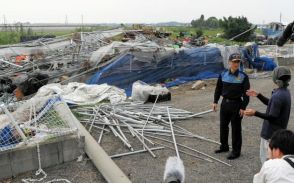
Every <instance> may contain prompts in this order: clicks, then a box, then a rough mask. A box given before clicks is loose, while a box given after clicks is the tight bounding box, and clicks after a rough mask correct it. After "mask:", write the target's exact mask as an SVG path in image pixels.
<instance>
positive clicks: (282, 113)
mask: <svg viewBox="0 0 294 183" xmlns="http://www.w3.org/2000/svg"><path fill="white" fill-rule="evenodd" d="M290 80H291V71H290V69H288V68H287V67H282V66H281V67H276V68H275V69H274V71H273V82H274V83H275V84H276V85H277V86H278V88H276V89H274V90H273V91H272V96H271V98H270V99H268V98H266V97H264V96H263V95H262V94H260V93H258V92H256V91H254V90H251V89H250V90H248V91H247V92H246V94H247V95H248V96H250V97H257V98H258V99H259V100H260V101H261V102H262V103H264V104H265V105H267V109H266V113H261V112H259V111H256V110H254V109H247V110H245V112H244V114H245V115H246V116H257V117H259V118H262V119H264V122H263V125H262V130H261V143H260V160H261V163H264V162H265V161H266V160H267V149H268V144H269V142H268V141H269V139H270V138H271V137H272V135H273V133H274V132H275V131H277V130H280V129H286V128H287V126H288V121H289V116H290V111H291V94H290V91H289V90H288V89H287V87H288V85H289V81H290Z"/></svg>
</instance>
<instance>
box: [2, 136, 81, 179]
mask: <svg viewBox="0 0 294 183" xmlns="http://www.w3.org/2000/svg"><path fill="white" fill-rule="evenodd" d="M83 150H84V137H81V138H78V137H77V136H75V135H73V136H68V137H60V138H55V139H51V140H49V141H48V142H46V143H42V144H40V156H41V165H42V168H46V167H50V166H54V165H58V164H62V163H64V162H68V161H73V160H75V159H77V158H78V156H80V155H81V154H83ZM38 168H39V163H38V154H37V147H36V145H33V146H24V147H21V148H18V149H13V150H7V151H3V152H0V182H1V179H4V178H10V177H12V176H17V175H18V174H21V173H25V172H28V171H32V170H37V169H38Z"/></svg>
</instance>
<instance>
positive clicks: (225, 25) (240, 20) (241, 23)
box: [191, 15, 254, 41]
mask: <svg viewBox="0 0 294 183" xmlns="http://www.w3.org/2000/svg"><path fill="white" fill-rule="evenodd" d="M191 25H192V27H195V28H197V29H200V30H201V29H223V32H224V34H223V37H224V38H226V39H230V38H232V37H234V36H236V35H239V34H240V33H243V32H245V31H246V30H249V29H250V28H251V27H252V24H251V23H250V22H249V21H248V19H247V18H246V17H244V16H240V17H232V16H230V17H228V18H226V17H223V18H222V19H217V18H216V17H209V18H208V19H205V17H204V15H201V16H200V18H198V19H195V20H192V21H191ZM253 33H254V30H252V31H249V32H248V33H245V34H243V35H241V36H239V37H238V38H236V39H235V40H236V41H250V39H251V38H252V35H253Z"/></svg>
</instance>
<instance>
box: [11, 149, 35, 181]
mask: <svg viewBox="0 0 294 183" xmlns="http://www.w3.org/2000/svg"><path fill="white" fill-rule="evenodd" d="M10 158H11V159H10V162H11V170H12V175H13V176H16V175H18V174H20V173H23V172H26V171H31V170H34V169H35V167H38V156H37V151H36V150H35V149H32V148H28V149H22V150H19V151H17V150H15V151H11V152H10Z"/></svg>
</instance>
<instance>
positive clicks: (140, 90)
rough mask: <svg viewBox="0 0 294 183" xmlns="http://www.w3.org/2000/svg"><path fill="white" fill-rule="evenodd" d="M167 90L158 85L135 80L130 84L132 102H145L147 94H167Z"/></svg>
mask: <svg viewBox="0 0 294 183" xmlns="http://www.w3.org/2000/svg"><path fill="white" fill-rule="evenodd" d="M168 92H169V90H168V89H167V88H166V87H162V86H160V85H157V86H150V85H148V84H146V83H144V82H143V81H136V82H134V83H133V86H132V100H133V101H134V102H146V101H147V100H148V97H149V95H160V94H167V93H168Z"/></svg>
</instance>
